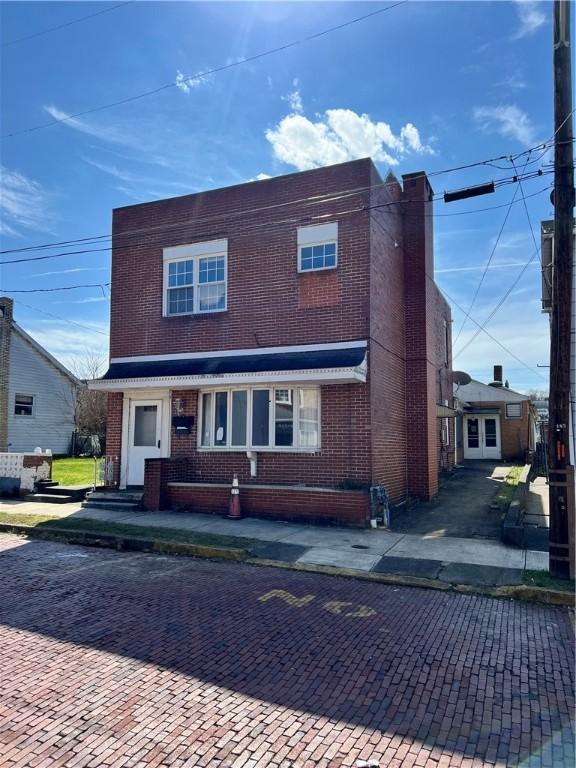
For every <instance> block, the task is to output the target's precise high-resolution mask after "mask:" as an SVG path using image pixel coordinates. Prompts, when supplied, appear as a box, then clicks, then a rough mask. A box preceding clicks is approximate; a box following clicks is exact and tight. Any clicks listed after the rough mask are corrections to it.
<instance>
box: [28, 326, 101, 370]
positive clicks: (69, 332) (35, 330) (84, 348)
mask: <svg viewBox="0 0 576 768" xmlns="http://www.w3.org/2000/svg"><path fill="white" fill-rule="evenodd" d="M80 322H82V324H83V325H85V326H87V327H86V328H79V327H77V326H73V325H70V324H69V323H62V322H59V321H56V320H53V321H52V320H48V319H46V320H42V322H41V324H38V325H34V324H32V323H26V324H25V325H24V327H25V330H26V331H27V332H28V333H29V334H30V336H32V338H33V339H34V340H35V341H37V342H38V343H39V344H41V345H42V346H43V347H44V348H45V349H47V350H48V351H49V352H50V353H51V354H52V355H54V357H55V358H56V359H57V360H59V361H60V362H61V363H63V365H65V366H66V367H67V368H69V369H70V370H74V369H75V367H76V366H77V365H78V364H79V363H81V362H82V361H83V360H85V359H86V357H87V356H88V354H90V353H94V354H96V355H101V356H103V357H104V358H107V356H108V339H107V338H106V336H107V334H108V325H107V324H105V323H93V322H88V321H86V320H85V319H84V318H82V320H81V321H80ZM90 328H93V330H92V331H90ZM103 333H104V334H106V336H103V335H102V334H103Z"/></svg>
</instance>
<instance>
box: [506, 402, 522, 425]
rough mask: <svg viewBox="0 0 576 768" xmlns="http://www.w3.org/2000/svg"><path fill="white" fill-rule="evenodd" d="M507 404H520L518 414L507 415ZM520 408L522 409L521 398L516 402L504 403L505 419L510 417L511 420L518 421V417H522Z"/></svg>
mask: <svg viewBox="0 0 576 768" xmlns="http://www.w3.org/2000/svg"><path fill="white" fill-rule="evenodd" d="M509 405H519V406H520V415H519V416H509V415H508V406H509ZM522 410H523V408H522V401H521V400H520V401H518V402H516V403H506V404H505V407H504V415H505V417H506V418H507V419H510V420H511V421H519V420H520V419H522V418H523V415H522Z"/></svg>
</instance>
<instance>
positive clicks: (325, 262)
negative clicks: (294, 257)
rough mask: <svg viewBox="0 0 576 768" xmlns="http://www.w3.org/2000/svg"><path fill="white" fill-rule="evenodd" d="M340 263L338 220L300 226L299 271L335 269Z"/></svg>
mask: <svg viewBox="0 0 576 768" xmlns="http://www.w3.org/2000/svg"><path fill="white" fill-rule="evenodd" d="M337 265H338V222H336V221H334V222H330V223H329V224H318V225H315V226H311V227H299V228H298V272H314V271H318V270H321V269H335V267H336V266H337Z"/></svg>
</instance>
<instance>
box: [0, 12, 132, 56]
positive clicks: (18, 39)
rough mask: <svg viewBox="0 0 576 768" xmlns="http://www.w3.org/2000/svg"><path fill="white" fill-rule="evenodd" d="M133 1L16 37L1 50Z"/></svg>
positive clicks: (3, 45) (4, 44)
mask: <svg viewBox="0 0 576 768" xmlns="http://www.w3.org/2000/svg"><path fill="white" fill-rule="evenodd" d="M133 2H134V0H128V1H127V2H125V3H118V5H113V6H112V7H111V8H104V9H103V10H101V11H96V13H90V14H88V16H81V17H80V18H79V19H72V21H67V22H65V23H64V24H58V26H57V27H49V28H48V29H43V30H41V31H40V32H34V33H33V34H31V35H26V36H24V37H18V38H16V39H15V40H9V41H8V42H7V43H3V44H2V46H1V47H2V48H8V47H9V46H10V45H16V43H23V42H24V41H25V40H32V39H33V38H36V37H40V36H41V35H47V34H49V33H50V32H56V31H57V30H59V29H64V28H65V27H71V26H72V25H73V24H79V23H80V22H81V21H86V20H87V19H93V18H94V17H95V16H101V15H102V14H103V13H110V12H111V11H115V10H117V9H118V8H122V7H123V6H125V5H132V3H133Z"/></svg>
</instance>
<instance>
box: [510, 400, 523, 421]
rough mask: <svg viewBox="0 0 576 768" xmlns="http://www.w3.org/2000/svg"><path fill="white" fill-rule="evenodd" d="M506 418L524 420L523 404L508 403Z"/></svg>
mask: <svg viewBox="0 0 576 768" xmlns="http://www.w3.org/2000/svg"><path fill="white" fill-rule="evenodd" d="M506 418H507V419H521V418H522V403H506Z"/></svg>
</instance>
